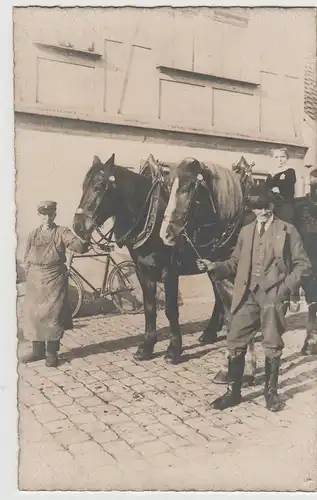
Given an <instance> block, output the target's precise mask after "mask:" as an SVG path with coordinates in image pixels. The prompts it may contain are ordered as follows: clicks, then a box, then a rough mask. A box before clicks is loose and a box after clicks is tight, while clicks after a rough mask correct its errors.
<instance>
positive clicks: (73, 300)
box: [68, 271, 84, 318]
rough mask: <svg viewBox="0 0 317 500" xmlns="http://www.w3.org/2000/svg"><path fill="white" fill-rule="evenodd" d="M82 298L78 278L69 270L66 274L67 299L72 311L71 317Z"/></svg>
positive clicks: (78, 308) (74, 314)
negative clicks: (67, 274)
mask: <svg viewBox="0 0 317 500" xmlns="http://www.w3.org/2000/svg"><path fill="white" fill-rule="evenodd" d="M83 299H84V291H83V287H82V284H81V282H80V280H79V279H78V278H77V276H76V275H75V274H74V273H73V272H72V271H70V273H69V276H68V301H69V304H70V307H71V311H72V317H73V318H75V316H77V314H78V312H79V310H80V308H81V306H82V304H83Z"/></svg>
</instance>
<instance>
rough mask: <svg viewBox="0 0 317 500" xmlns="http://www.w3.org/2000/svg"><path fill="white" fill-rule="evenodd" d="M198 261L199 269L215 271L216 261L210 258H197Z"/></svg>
mask: <svg viewBox="0 0 317 500" xmlns="http://www.w3.org/2000/svg"><path fill="white" fill-rule="evenodd" d="M196 263H197V267H198V269H199V271H205V272H207V271H213V270H214V269H215V267H216V263H215V262H211V261H210V260H208V259H197V260H196Z"/></svg>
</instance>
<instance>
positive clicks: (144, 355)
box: [133, 349, 153, 361]
mask: <svg viewBox="0 0 317 500" xmlns="http://www.w3.org/2000/svg"><path fill="white" fill-rule="evenodd" d="M133 358H134V359H135V360H136V361H148V360H150V359H152V358H153V351H149V350H146V349H138V350H137V352H136V353H135V354H134V355H133Z"/></svg>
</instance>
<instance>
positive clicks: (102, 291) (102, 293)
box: [69, 252, 133, 299]
mask: <svg viewBox="0 0 317 500" xmlns="http://www.w3.org/2000/svg"><path fill="white" fill-rule="evenodd" d="M91 257H106V262H105V271H104V275H103V280H102V285H101V288H96V287H94V286H93V285H92V283H90V281H88V279H87V278H85V277H84V276H83V275H82V274H81V273H80V272H79V271H78V269H76V268H75V267H74V266H73V265H72V262H73V260H74V259H88V258H91ZM110 264H112V266H113V267H114V268H115V267H117V266H118V264H117V262H116V261H115V260H114V258H113V257H112V256H111V254H110V252H107V253H94V254H89V255H87V254H85V255H73V256H72V257H71V260H70V265H69V270H71V271H72V272H73V273H74V274H76V275H77V276H78V277H79V278H80V279H81V280H82V281H83V282H84V283H85V284H86V285H87V286H88V287H89V288H90V289H91V290H92V291H93V292H94V293H95V294H98V295H99V297H100V298H101V299H102V298H104V297H107V295H111V292H110V290H108V289H107V280H108V276H109V268H110ZM123 279H124V282H125V283H126V281H127V279H126V278H125V277H124V276H123ZM132 289H133V287H132V286H131V285H130V286H128V287H125V288H120V292H124V291H131V290H132Z"/></svg>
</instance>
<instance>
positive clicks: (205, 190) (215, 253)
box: [161, 161, 317, 380]
mask: <svg viewBox="0 0 317 500" xmlns="http://www.w3.org/2000/svg"><path fill="white" fill-rule="evenodd" d="M219 168H220V167H218V168H217V167H216V166H215V165H213V166H211V167H210V168H207V167H206V166H205V165H204V164H202V163H200V162H198V161H192V162H187V163H183V164H181V165H180V166H179V168H178V171H177V176H176V178H175V180H174V184H173V187H172V190H171V196H170V200H169V205H168V207H167V209H166V214H165V220H164V223H163V225H162V229H161V238H162V239H163V241H164V242H165V243H166V244H167V245H170V246H171V247H173V246H176V245H179V239H180V238H182V237H184V234H185V237H186V231H187V232H188V231H189V230H190V228H191V226H193V225H194V227H193V229H194V228H196V234H197V238H196V240H197V241H196V244H195V245H194V248H195V250H196V251H197V250H198V253H199V254H200V255H201V257H203V258H208V259H210V260H214V261H216V260H220V261H221V260H226V259H227V258H228V255H229V254H230V251H232V250H233V248H234V245H235V243H236V239H237V235H238V232H239V229H240V228H241V226H242V225H244V224H247V223H249V222H250V221H251V220H252V219H253V218H254V215H253V214H252V212H251V211H249V212H248V210H247V203H246V205H245V211H244V212H243V213H241V214H240V215H241V217H240V220H239V221H238V225H237V227H236V229H237V230H236V231H233V232H232V238H231V240H230V239H229V240H228V239H227V240H226V241H225V244H223V243H220V242H221V241H222V240H223V236H222V233H223V231H225V230H226V229H225V228H226V227H227V226H226V224H227V221H225V225H224V224H223V220H222V217H223V211H221V210H219V193H221V191H222V189H221V188H220V186H218V189H216V190H215V186H216V187H217V183H215V177H217V174H218V171H219ZM240 175H241V172H240ZM233 195H234V192H233V191H232V190H231V191H230V192H229V193H227V197H228V200H227V206H228V207H229V206H230V202H229V197H231V196H233ZM225 198H226V193H225V192H224V193H223V201H222V203H221V204H222V206H226V203H225V201H224V200H225ZM217 199H218V206H217V204H216V203H215V201H216V200H217ZM279 205H281V200H280V201H279ZM294 213H295V217H294V221H293V223H294V225H295V226H296V227H297V229H298V231H299V232H300V234H301V236H302V239H303V244H304V247H305V249H306V252H307V255H308V256H309V258H310V260H311V262H312V266H313V273H312V276H311V277H310V278H309V279H308V280H307V281H306V283H304V286H303V288H304V291H305V295H306V300H307V303H308V304H309V311H308V325H307V335H306V339H305V342H304V345H303V348H302V354H317V329H316V310H317V206H316V205H315V204H314V203H313V202H312V201H311V200H309V199H308V198H300V199H295V202H294ZM200 233H201V234H200ZM230 249H231V250H230ZM220 380H221V378H220Z"/></svg>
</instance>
